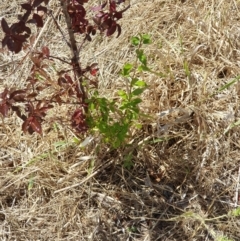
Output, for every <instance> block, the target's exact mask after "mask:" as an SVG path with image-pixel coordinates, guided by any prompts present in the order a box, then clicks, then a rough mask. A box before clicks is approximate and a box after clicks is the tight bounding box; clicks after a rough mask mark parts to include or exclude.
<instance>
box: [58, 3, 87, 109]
mask: <svg viewBox="0 0 240 241" xmlns="http://www.w3.org/2000/svg"><path fill="white" fill-rule="evenodd" d="M60 1H61V5H62V10H63V14H64V16H65V20H66V24H67V29H68V35H69V39H70V45H71V50H72V64H73V67H74V69H76V74H77V78H78V81H79V88H80V91H81V92H82V101H83V102H85V99H86V93H85V90H84V87H83V84H82V69H81V66H80V64H79V52H78V47H77V44H76V39H75V37H74V33H73V30H72V24H71V19H70V16H69V15H68V10H67V6H68V5H69V2H70V0H60ZM85 111H87V110H86V109H85Z"/></svg>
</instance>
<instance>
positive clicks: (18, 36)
mask: <svg viewBox="0 0 240 241" xmlns="http://www.w3.org/2000/svg"><path fill="white" fill-rule="evenodd" d="M12 38H13V39H14V40H16V41H19V42H22V43H23V42H26V38H27V37H26V35H21V34H13V35H12Z"/></svg>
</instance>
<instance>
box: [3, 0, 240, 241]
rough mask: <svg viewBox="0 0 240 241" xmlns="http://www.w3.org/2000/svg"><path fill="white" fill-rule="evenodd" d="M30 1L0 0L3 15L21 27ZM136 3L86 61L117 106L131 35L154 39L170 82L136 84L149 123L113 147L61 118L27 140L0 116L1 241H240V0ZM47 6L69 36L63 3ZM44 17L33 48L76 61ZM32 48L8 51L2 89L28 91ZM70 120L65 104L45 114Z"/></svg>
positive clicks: (149, 50) (152, 51) (151, 61)
mask: <svg viewBox="0 0 240 241" xmlns="http://www.w3.org/2000/svg"><path fill="white" fill-rule="evenodd" d="M23 2H24V1H21V0H16V1H11V2H9V1H7V0H2V4H1V6H0V18H1V19H2V18H3V17H4V18H5V19H6V20H7V21H8V22H9V23H10V22H14V21H15V19H16V18H17V15H18V14H20V13H21V8H20V5H19V3H23ZM96 2H97V1H95V0H94V1H91V0H89V3H88V5H89V6H90V5H96V4H97V3H96ZM128 2H129V1H126V3H124V4H125V5H126V6H127V5H128ZM130 4H131V8H130V9H129V10H128V11H126V12H125V13H124V17H123V19H122V20H121V21H120V24H121V26H122V34H121V35H120V37H119V38H116V36H112V37H110V38H105V37H99V36H96V37H95V38H94V39H93V41H92V42H91V43H90V44H88V45H86V46H84V49H83V51H82V53H81V59H82V64H83V65H84V64H87V63H90V62H92V61H94V62H97V63H98V67H99V87H98V88H99V93H100V94H102V95H103V96H105V97H107V98H116V93H117V90H119V89H122V88H124V86H125V82H124V79H123V77H122V76H121V75H120V74H119V71H120V70H121V68H122V67H123V65H124V64H125V63H134V62H135V61H136V54H135V49H134V47H133V46H132V45H131V43H130V39H131V37H132V36H137V35H138V34H140V33H142V34H149V35H150V36H151V40H152V43H151V44H150V45H147V46H144V47H143V48H144V51H145V53H146V55H147V58H148V65H149V66H150V67H151V69H153V70H154V71H155V72H158V73H162V74H163V75H162V76H159V75H155V74H151V73H144V74H142V75H141V76H140V77H141V78H143V79H144V81H146V83H147V85H148V88H147V90H146V91H145V92H144V93H143V95H142V98H143V102H142V103H141V110H142V112H143V113H145V114H147V115H148V116H151V118H147V119H146V118H145V119H143V120H142V124H143V127H142V129H140V130H135V129H133V130H131V132H132V135H130V137H129V139H128V140H126V145H124V146H122V147H120V148H117V149H115V150H113V149H111V148H110V147H109V146H108V145H106V144H104V143H103V142H102V141H101V137H100V136H99V135H97V134H92V135H91V136H90V134H88V135H86V136H82V138H81V137H78V138H76V135H75V134H74V133H73V132H72V131H71V130H70V129H69V128H68V126H67V124H66V125H65V124H64V122H58V124H57V125H56V126H55V127H54V128H53V127H52V126H51V125H50V124H49V122H47V123H46V125H44V126H43V136H40V135H38V134H36V133H35V134H33V135H28V134H23V133H22V130H21V120H20V119H19V118H18V117H16V116H10V117H9V118H4V119H3V118H1V120H0V177H1V178H0V238H1V240H104V241H105V240H119V241H120V240H139V241H143V240H145V241H147V240H148V241H150V240H153V241H155V240H164V241H170V240H171V241H174V240H175V241H179V240H186V241H188V240H189V241H194V240H196V241H201V240H202V241H203V240H205V241H206V240H217V241H220V240H221V241H223V240H235V241H237V240H240V231H239V230H240V219H239V212H240V211H239V209H240V201H239V200H240V194H239V192H240V186H239V185H240V180H239V179H240V141H239V136H240V130H239V127H238V125H239V118H240V112H239V96H240V84H239V82H238V80H239V79H240V77H239V72H240V71H239V70H240V51H239V39H240V31H239V30H240V24H239V16H240V15H239V14H240V12H239V9H240V2H239V1H237V0H222V1H215V0H212V1H200V0H196V1H190V0H185V1H184V0H182V1H180V0H179V1H178V0H168V1H163V0H152V1H147V0H131V1H130ZM49 8H50V9H52V10H53V14H54V16H55V17H56V18H57V19H58V21H59V24H60V26H61V27H62V29H63V31H64V33H67V31H66V28H65V23H64V18H63V16H62V15H61V11H60V5H59V1H58V0H50V2H49ZM47 21H49V22H48V24H47V25H46V27H45V28H44V29H43V31H42V32H41V33H40V35H39V38H37V40H36V41H35V44H36V47H39V46H43V45H47V46H48V47H49V49H50V51H51V54H52V55H53V56H58V57H61V58H64V59H69V58H70V55H71V52H70V50H69V49H68V46H67V45H66V44H65V42H64V40H63V39H62V35H61V33H60V32H59V31H58V30H57V28H56V26H55V25H54V23H53V21H52V18H51V17H49V19H47ZM0 36H1V39H2V37H3V36H4V35H3V32H2V30H1V29H0ZM66 36H67V34H66ZM26 51H27V50H26ZM26 51H22V52H20V53H19V54H16V55H13V54H11V53H9V52H7V50H6V49H4V50H2V51H1V53H0V60H1V62H0V92H2V91H3V89H4V88H5V87H6V86H8V87H12V86H15V87H21V86H24V85H25V83H26V82H25V81H26V77H27V76H28V74H29V70H30V66H31V61H30V60H29V59H28V58H27V57H26V58H25V56H26ZM56 68H64V66H63V64H62V63H61V62H60V61H59V62H56ZM50 74H52V76H53V77H54V72H51V73H50ZM66 113H68V109H67V107H61V109H60V107H59V109H56V110H53V112H52V113H50V117H48V118H50V119H51V118H52V116H54V115H57V116H58V117H59V119H61V118H65V116H66ZM49 125H50V127H49ZM85 138H89V139H87V140H91V141H87V142H86V143H87V145H86V146H84V147H82V146H81V143H82V141H84V139H85ZM127 164H129V165H127Z"/></svg>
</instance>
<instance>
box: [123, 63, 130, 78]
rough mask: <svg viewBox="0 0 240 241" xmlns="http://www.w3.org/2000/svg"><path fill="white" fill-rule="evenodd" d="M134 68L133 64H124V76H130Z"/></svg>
mask: <svg viewBox="0 0 240 241" xmlns="http://www.w3.org/2000/svg"><path fill="white" fill-rule="evenodd" d="M132 68H133V66H132V64H129V63H126V64H125V65H124V66H123V70H122V72H121V74H122V75H123V76H128V75H129V73H130V71H131V69H132Z"/></svg>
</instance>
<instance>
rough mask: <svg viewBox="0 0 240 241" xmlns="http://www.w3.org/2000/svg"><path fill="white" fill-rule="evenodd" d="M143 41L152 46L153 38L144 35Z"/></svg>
mask: <svg viewBox="0 0 240 241" xmlns="http://www.w3.org/2000/svg"><path fill="white" fill-rule="evenodd" d="M142 40H143V43H144V44H150V43H151V38H150V35H149V34H143V35H142Z"/></svg>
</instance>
